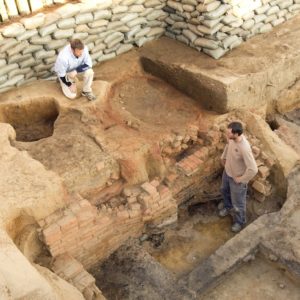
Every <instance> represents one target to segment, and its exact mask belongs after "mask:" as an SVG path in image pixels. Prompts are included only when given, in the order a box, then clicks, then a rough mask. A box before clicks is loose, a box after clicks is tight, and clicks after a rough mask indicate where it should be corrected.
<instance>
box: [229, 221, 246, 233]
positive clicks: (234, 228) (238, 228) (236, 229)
mask: <svg viewBox="0 0 300 300" xmlns="http://www.w3.org/2000/svg"><path fill="white" fill-rule="evenodd" d="M242 228H243V226H242V225H241V224H240V223H234V224H233V225H232V226H231V231H232V232H234V233H238V232H240V231H241V230H242Z"/></svg>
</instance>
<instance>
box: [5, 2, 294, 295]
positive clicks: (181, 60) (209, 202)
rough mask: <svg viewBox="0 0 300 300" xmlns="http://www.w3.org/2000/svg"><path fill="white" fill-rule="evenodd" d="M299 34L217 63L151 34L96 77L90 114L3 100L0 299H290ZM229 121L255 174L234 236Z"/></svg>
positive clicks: (67, 106) (56, 90) (60, 100)
mask: <svg viewBox="0 0 300 300" xmlns="http://www.w3.org/2000/svg"><path fill="white" fill-rule="evenodd" d="M149 2H150V1H149ZM154 2H155V1H154ZM168 3H169V4H170V3H171V4H172V5H173V6H174V3H175V4H176V3H177V2H174V3H173V2H172V1H168ZM213 3H214V2H213ZM154 4H155V3H152V4H151V5H154ZM177 4H178V3H177ZM128 5H129V4H128ZM149 5H150V4H149ZM157 5H158V4H157ZM172 5H169V6H170V7H172ZM188 5H189V4H188ZM293 5H294V3H293ZM72 7H73V8H74V6H72ZM118 9H119V10H120V9H121V8H120V7H119V6H118ZM73 12H74V11H73V10H72V13H73ZM90 13H91V12H86V14H87V15H86V18H88V15H89V14H90ZM120 13H121V12H120ZM93 14H95V13H94V12H93ZM75 15H76V14H74V15H72V16H69V18H73V17H74V18H75V19H76V20H77V21H78V20H79V19H80V18H82V15H81V17H79V16H78V17H76V16H75ZM123 17H124V16H123ZM62 20H64V19H62ZM62 20H60V22H61V21H62ZM66 20H67V19H66ZM80 20H81V19H80ZM77 21H76V22H77ZM57 22H58V21H57ZM70 22H71V21H70ZM78 22H79V21H78ZM78 22H77V23H78ZM80 22H81V21H80ZM82 22H83V21H82ZM77 23H76V24H77ZM298 23H299V16H295V17H294V18H293V19H291V20H289V21H288V22H286V23H285V24H281V25H280V26H278V27H276V28H275V29H274V30H273V31H272V32H269V33H266V34H264V35H260V36H257V37H254V38H252V39H250V40H248V41H246V42H245V43H243V44H242V45H241V46H240V47H238V48H236V49H234V50H233V51H232V52H230V53H228V54H227V55H226V56H224V57H223V58H221V59H220V60H218V61H216V60H214V59H212V58H209V57H207V56H206V55H205V54H203V53H199V52H198V51H195V50H194V49H192V48H190V47H187V46H186V45H184V44H182V43H179V42H178V41H174V40H172V39H170V38H168V37H161V38H160V39H158V40H155V41H151V42H149V43H147V44H146V45H145V46H144V47H142V48H140V49H131V51H129V52H128V53H125V54H122V55H120V56H118V57H116V58H114V59H113V60H110V61H107V62H102V63H101V64H98V65H96V66H95V67H94V71H95V80H94V83H93V89H94V92H95V94H96V95H97V99H96V101H94V102H88V101H87V100H86V99H85V98H83V97H78V98H77V99H75V100H74V101H70V100H68V99H66V98H65V97H64V96H63V95H62V93H61V91H60V87H59V85H58V84H57V82H55V81H50V80H49V81H45V80H38V81H37V80H34V81H33V82H27V83H26V84H24V85H22V86H20V87H18V88H13V89H10V90H8V91H5V92H3V93H1V94H0V122H1V123H0V129H1V130H0V139H1V147H0V172H1V175H2V176H1V180H0V198H1V201H0V221H1V230H0V235H1V241H2V243H1V246H0V257H1V259H0V261H1V262H0V286H1V288H0V298H1V299H122V300H123V299H172V300H173V299H232V298H234V297H238V298H242V297H243V298H244V297H245V298H246V299H253V298H258V299H259V298H266V297H267V296H268V297H271V298H270V299H282V298H287V299H298V297H299V292H300V290H299V278H300V252H299V249H300V245H299V238H300V237H299V226H300V224H299V212H300V205H299V192H300V191H299V182H300V178H299V176H300V172H299V155H298V153H299V151H298V150H299V142H298V140H299V139H298V137H299V103H300V102H299V99H300V98H299V95H300V94H299V86H298V85H299V84H298V78H299V69H300V68H299V63H298V60H299V59H298V58H299V51H298V48H299V47H298V46H299V45H300V39H299V36H300V35H299V31H300V27H299V25H298ZM53 24H56V23H53ZM57 24H58V23H57ZM151 24H152V23H151ZM77 25H78V24H77ZM49 26H51V25H49ZM55 26H56V25H55ZM60 26H62V25H60ZM151 30H152V29H151ZM181 30H182V29H181ZM157 34H159V33H157ZM14 38H15V37H13V39H14ZM266 41H268V42H267V43H266ZM291 41H292V42H291ZM91 43H94V41H93V42H92V41H91ZM31 46H32V45H31ZM93 47H96V43H95V44H94V45H93ZM57 49H58V48H57ZM118 49H119V48H118ZM49 51H52V50H49ZM99 51H100V50H99ZM101 51H102V50H101ZM115 51H118V50H115ZM101 54H102V52H101ZM108 54H109V53H107V54H106V55H108ZM99 57H100V56H99ZM5 59H6V58H5ZM47 72H48V71H47ZM5 76H6V75H5ZM18 76H19V75H18ZM22 76H23V75H22ZM78 84H79V85H80V86H81V82H79V83H78ZM10 87H12V86H10ZM233 120H239V121H241V122H242V123H243V125H244V127H245V134H246V136H247V138H248V140H249V141H250V143H251V145H252V150H253V153H254V157H255V159H256V162H257V165H258V167H259V172H258V174H257V176H256V177H255V178H254V179H253V180H252V181H251V182H250V183H249V195H248V200H247V209H248V210H247V211H248V224H247V226H246V227H245V228H244V229H243V230H242V231H241V232H240V233H239V234H236V235H233V234H232V233H231V232H229V230H228V228H230V222H231V220H230V217H228V218H227V219H222V220H220V219H219V218H218V217H217V206H218V205H219V202H221V200H222V199H221V195H220V192H219V185H220V176H221V173H222V167H221V165H220V155H221V153H222V151H223V149H224V146H225V144H226V135H225V130H226V126H227V124H228V122H230V121H233ZM245 274H246V275H247V276H245ZM264 274H268V275H269V276H265V275H264ZM259 276H261V280H258V278H260V277H259ZM270 278H272V280H271V279H270ZM257 284H258V285H259V286H260V289H259V291H258V289H257V290H255V289H252V288H251V289H249V286H252V285H257ZM237 286H238V287H240V289H239V290H236V287H237ZM233 293H234V294H233ZM233 295H238V296H233ZM270 295H271V296H270Z"/></svg>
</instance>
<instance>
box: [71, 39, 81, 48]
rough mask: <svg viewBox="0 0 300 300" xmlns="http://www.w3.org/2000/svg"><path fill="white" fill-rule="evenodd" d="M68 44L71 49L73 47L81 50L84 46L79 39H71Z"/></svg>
mask: <svg viewBox="0 0 300 300" xmlns="http://www.w3.org/2000/svg"><path fill="white" fill-rule="evenodd" d="M70 45H71V48H72V49H73V50H75V49H79V50H82V49H83V48H84V45H83V42H82V41H81V40H79V39H74V40H71V41H70Z"/></svg>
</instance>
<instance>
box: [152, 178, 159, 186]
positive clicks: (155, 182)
mask: <svg viewBox="0 0 300 300" xmlns="http://www.w3.org/2000/svg"><path fill="white" fill-rule="evenodd" d="M150 184H151V185H153V186H154V187H155V188H157V187H158V186H159V184H160V183H159V181H158V180H156V179H155V180H152V181H151V182H150Z"/></svg>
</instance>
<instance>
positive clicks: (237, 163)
mask: <svg viewBox="0 0 300 300" xmlns="http://www.w3.org/2000/svg"><path fill="white" fill-rule="evenodd" d="M221 159H225V160H226V162H225V171H226V173H227V175H228V176H230V177H241V182H243V183H248V182H249V181H250V180H251V179H252V178H253V177H254V176H255V175H256V173H257V171H258V169H257V165H256V162H255V159H254V157H253V154H252V150H251V147H250V144H249V142H248V141H247V139H246V138H245V136H244V135H242V140H241V141H240V142H235V141H234V140H229V142H228V144H227V145H226V147H225V149H224V151H223V154H222V156H221Z"/></svg>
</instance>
